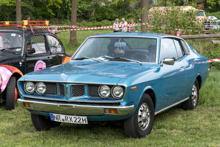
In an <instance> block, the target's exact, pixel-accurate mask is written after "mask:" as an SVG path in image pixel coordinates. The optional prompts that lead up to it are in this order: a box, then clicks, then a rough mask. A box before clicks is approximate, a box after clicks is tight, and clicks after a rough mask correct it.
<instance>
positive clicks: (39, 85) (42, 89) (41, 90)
mask: <svg viewBox="0 0 220 147" xmlns="http://www.w3.org/2000/svg"><path fill="white" fill-rule="evenodd" d="M46 89H47V88H46V85H45V84H44V83H43V82H40V83H37V84H36V92H37V93H38V94H44V93H45V92H46Z"/></svg>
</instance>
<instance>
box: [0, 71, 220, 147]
mask: <svg viewBox="0 0 220 147" xmlns="http://www.w3.org/2000/svg"><path fill="white" fill-rule="evenodd" d="M219 83H220V75H219V73H218V72H211V73H210V74H209V77H208V79H207V81H206V82H205V84H204V86H203V87H202V89H201V91H200V101H199V106H198V107H197V108H196V109H195V110H193V111H184V110H182V109H181V108H180V107H178V106H177V107H174V108H172V109H170V110H168V111H166V112H164V113H161V114H159V115H157V116H156V117H155V121H154V126H153V130H152V132H151V134H150V135H148V136H146V137H144V138H142V139H133V138H127V137H126V135H125V132H124V129H123V127H122V126H120V125H114V124H106V125H104V126H103V125H100V124H98V123H89V125H73V124H64V123H63V124H62V125H61V126H60V127H57V128H53V129H51V130H50V131H42V132H38V131H36V130H35V128H34V126H33V125H32V122H31V119H30V113H29V112H28V111H27V110H25V109H23V108H21V107H20V106H17V107H16V109H15V110H13V111H6V110H5V106H4V105H3V104H1V105H0V118H1V121H0V146H5V147H9V146H147V145H149V146H184V147H185V146H219V145H220V140H219V138H220V133H219V131H220V88H219Z"/></svg>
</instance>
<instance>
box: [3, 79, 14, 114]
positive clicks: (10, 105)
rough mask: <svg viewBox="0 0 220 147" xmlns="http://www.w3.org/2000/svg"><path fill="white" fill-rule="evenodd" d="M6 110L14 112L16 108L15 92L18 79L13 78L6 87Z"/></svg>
mask: <svg viewBox="0 0 220 147" xmlns="http://www.w3.org/2000/svg"><path fill="white" fill-rule="evenodd" d="M5 90H6V97H5V98H6V110H12V109H14V108H15V99H16V95H15V93H16V92H15V90H16V78H15V77H13V76H12V77H11V78H10V79H9V82H8V85H7V87H6V89H5Z"/></svg>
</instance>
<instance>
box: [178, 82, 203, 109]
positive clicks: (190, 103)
mask: <svg viewBox="0 0 220 147" xmlns="http://www.w3.org/2000/svg"><path fill="white" fill-rule="evenodd" d="M198 102H199V82H198V81H197V80H196V81H195V83H194V84H193V87H192V92H191V95H190V97H189V99H188V100H187V101H185V102H183V104H182V108H183V109H184V110H193V109H195V108H196V107H197V106H198Z"/></svg>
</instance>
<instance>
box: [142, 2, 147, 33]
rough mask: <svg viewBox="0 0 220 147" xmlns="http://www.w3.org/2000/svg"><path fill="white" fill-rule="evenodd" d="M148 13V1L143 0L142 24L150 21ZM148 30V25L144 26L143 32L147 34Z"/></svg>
mask: <svg viewBox="0 0 220 147" xmlns="http://www.w3.org/2000/svg"><path fill="white" fill-rule="evenodd" d="M147 12H148V0H142V1H141V22H142V23H146V22H147V20H148V16H147ZM146 28H147V26H146V25H142V26H141V31H142V32H146V31H147V30H146Z"/></svg>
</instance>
